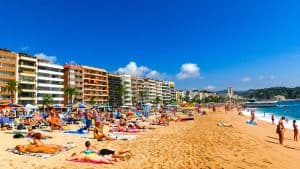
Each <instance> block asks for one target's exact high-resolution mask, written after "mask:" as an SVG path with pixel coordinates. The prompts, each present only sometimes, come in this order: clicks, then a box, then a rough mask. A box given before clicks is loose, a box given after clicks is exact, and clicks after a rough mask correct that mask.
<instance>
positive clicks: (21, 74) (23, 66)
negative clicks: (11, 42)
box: [17, 53, 37, 105]
mask: <svg viewBox="0 0 300 169" xmlns="http://www.w3.org/2000/svg"><path fill="white" fill-rule="evenodd" d="M18 58H19V59H18V64H19V67H18V76H17V81H18V82H19V86H20V88H21V89H22V92H21V93H19V94H18V97H17V98H18V99H17V103H18V104H22V105H26V104H31V105H36V104H37V79H36V77H37V58H36V57H34V56H31V55H28V54H24V53H19V57H18Z"/></svg>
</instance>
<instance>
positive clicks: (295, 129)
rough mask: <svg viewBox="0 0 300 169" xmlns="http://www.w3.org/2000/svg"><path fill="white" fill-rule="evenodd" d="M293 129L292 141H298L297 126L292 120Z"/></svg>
mask: <svg viewBox="0 0 300 169" xmlns="http://www.w3.org/2000/svg"><path fill="white" fill-rule="evenodd" d="M293 127H294V141H298V126H297V124H296V120H293Z"/></svg>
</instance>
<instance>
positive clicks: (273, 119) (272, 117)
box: [271, 114, 275, 124]
mask: <svg viewBox="0 0 300 169" xmlns="http://www.w3.org/2000/svg"><path fill="white" fill-rule="evenodd" d="M271 119H272V124H274V121H275V117H274V114H272V116H271Z"/></svg>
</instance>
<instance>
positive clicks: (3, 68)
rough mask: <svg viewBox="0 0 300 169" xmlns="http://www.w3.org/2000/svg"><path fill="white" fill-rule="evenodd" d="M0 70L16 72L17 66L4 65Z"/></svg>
mask: <svg viewBox="0 0 300 169" xmlns="http://www.w3.org/2000/svg"><path fill="white" fill-rule="evenodd" d="M0 70H2V71H5V72H16V68H15V67H6V66H2V67H0Z"/></svg>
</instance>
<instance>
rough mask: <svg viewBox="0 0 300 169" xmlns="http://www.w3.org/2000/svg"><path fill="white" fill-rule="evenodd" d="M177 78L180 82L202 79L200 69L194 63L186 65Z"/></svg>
mask: <svg viewBox="0 0 300 169" xmlns="http://www.w3.org/2000/svg"><path fill="white" fill-rule="evenodd" d="M176 76H177V78H178V79H179V80H183V79H187V78H196V77H200V68H199V67H198V65H197V64H194V63H184V64H182V65H181V69H180V72H179V73H178V74H177V75H176Z"/></svg>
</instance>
